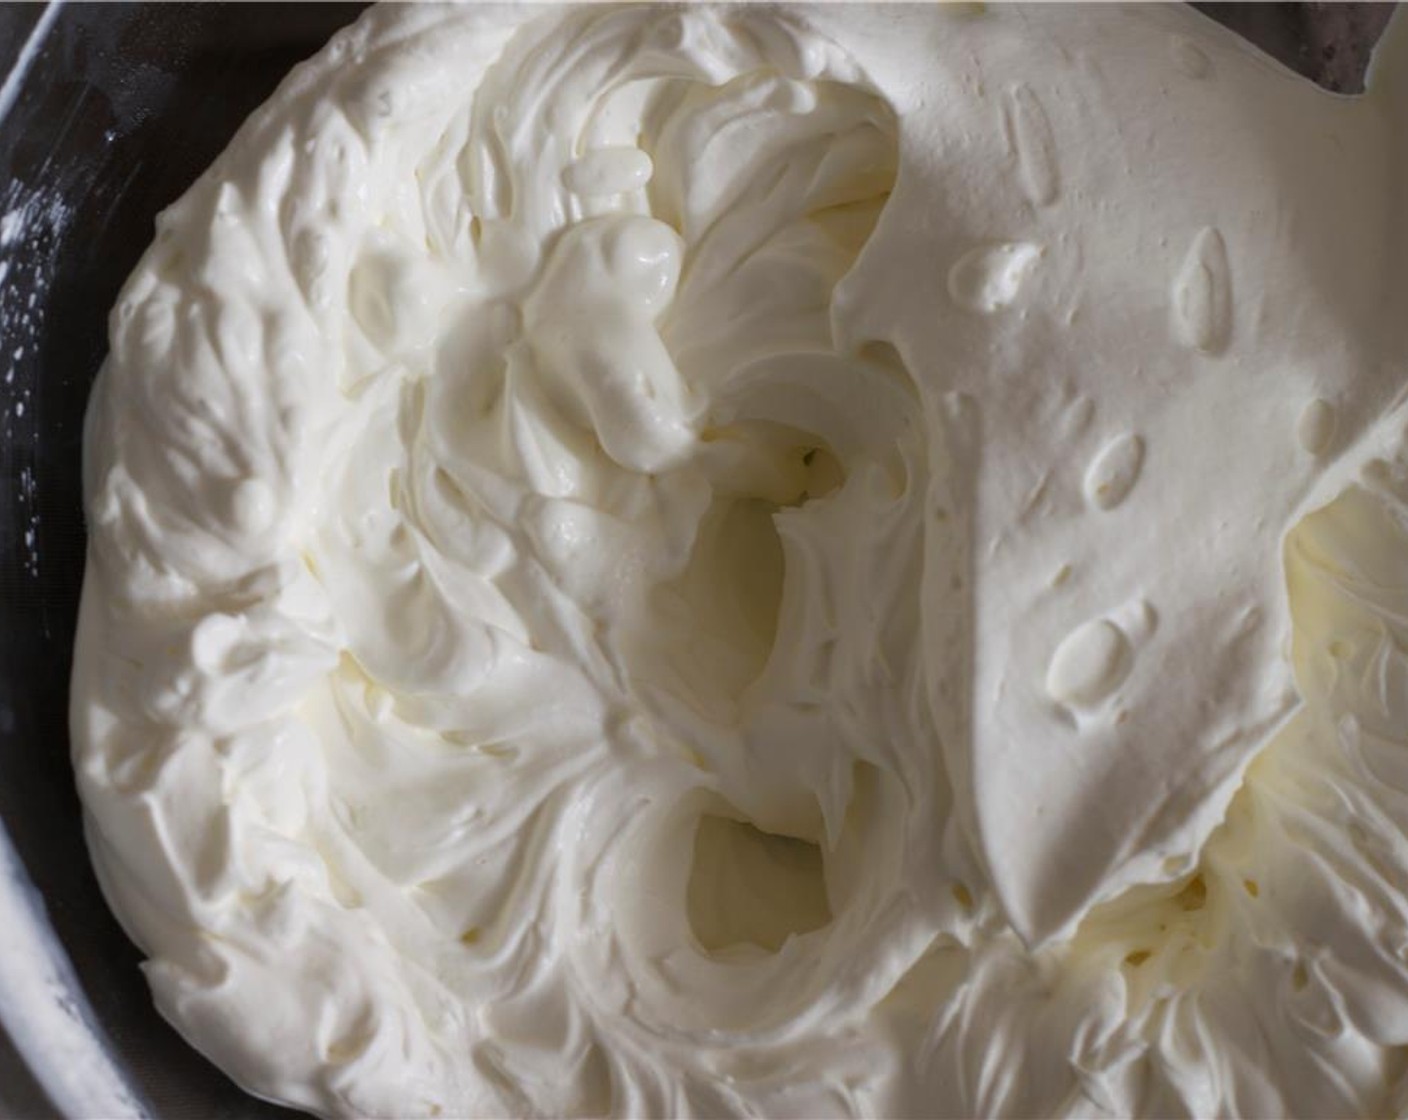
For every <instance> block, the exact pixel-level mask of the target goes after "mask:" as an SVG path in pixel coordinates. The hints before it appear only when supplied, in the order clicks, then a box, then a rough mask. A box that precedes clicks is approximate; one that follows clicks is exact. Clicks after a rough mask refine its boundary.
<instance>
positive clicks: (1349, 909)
mask: <svg viewBox="0 0 1408 1120" xmlns="http://www.w3.org/2000/svg"><path fill="white" fill-rule="evenodd" d="M1400 37H1401V36H1400ZM1392 50H1400V51H1401V45H1400V46H1399V47H1394V48H1384V49H1383V50H1381V56H1382V55H1383V54H1384V53H1385V52H1389V51H1392ZM1400 81H1401V79H1400V78H1399V77H1398V75H1397V73H1396V71H1395V70H1394V69H1393V67H1391V66H1389V65H1387V64H1384V63H1382V61H1381V64H1380V68H1379V73H1378V74H1377V76H1376V80H1375V82H1374V85H1373V90H1372V92H1371V94H1370V95H1368V96H1366V97H1364V98H1362V99H1354V100H1351V99H1344V98H1337V97H1333V96H1330V95H1328V94H1325V93H1324V92H1322V91H1320V90H1318V89H1316V88H1314V87H1312V86H1311V85H1310V84H1308V83H1306V82H1304V81H1301V80H1299V79H1297V78H1294V77H1293V76H1291V75H1290V74H1288V73H1287V72H1285V71H1284V70H1282V69H1280V68H1278V67H1276V66H1274V65H1272V64H1270V63H1268V62H1267V61H1266V60H1264V59H1263V58H1261V57H1260V56H1259V55H1257V54H1255V53H1254V52H1252V51H1251V50H1250V49H1248V48H1247V47H1245V46H1243V45H1242V44H1241V43H1240V42H1238V41H1237V40H1236V39H1235V38H1234V37H1232V36H1231V35H1230V34H1228V33H1226V32H1223V31H1222V30H1220V29H1219V28H1217V27H1215V26H1213V25H1211V24H1210V23H1208V22H1207V21H1206V20H1204V19H1203V18H1201V17H1199V16H1197V15H1196V14H1194V13H1192V12H1190V11H1186V10H1181V9H1168V8H1138V9H1134V10H1114V9H1108V8H1103V7H1102V8H1098V9H1096V8H1081V9H1068V8H1063V7H1041V6H1038V7H1033V8H1005V7H1001V8H996V9H993V10H989V11H975V10H972V9H968V8H957V7H955V8H948V7H935V6H915V7H908V6H894V7H891V6H875V7H848V6H819V7H815V8H812V7H808V8H795V9H794V8H786V9H778V8H771V7H769V8H761V7H759V8H736V7H735V8H718V9H714V8H702V7H688V8H684V7H674V8H644V7H641V8H625V9H617V8H596V7H592V8H586V9H581V10H563V9H556V8H542V7H534V6H530V7H484V6H474V7H466V8H461V9H441V8H430V7H423V6H411V5H407V6H397V7H392V8H385V9H374V10H372V11H370V12H368V13H367V14H366V15H365V16H364V17H363V18H362V19H361V20H360V21H359V22H358V23H357V24H356V25H355V26H354V27H352V28H351V29H349V30H348V31H346V32H343V33H341V34H339V35H338V36H337V37H335V38H334V39H333V41H332V42H331V43H330V44H329V45H328V46H327V48H326V49H325V50H324V51H323V52H322V53H321V54H319V55H318V56H317V57H316V58H315V59H313V60H312V61H310V62H308V63H306V64H304V65H303V66H301V67H299V68H298V69H297V70H295V71H294V72H293V74H291V75H290V77H289V78H288V79H287V80H286V82H285V83H284V85H283V86H282V87H281V88H280V90H279V91H278V92H277V94H276V95H275V96H274V97H273V99H272V100H271V101H270V102H269V103H268V104H267V105H266V106H264V107H263V108H262V109H260V110H259V111H258V112H257V113H255V114H254V116H253V117H252V118H251V119H250V120H249V121H248V122H247V123H246V125H245V126H244V128H243V129H242V130H241V132H240V133H239V135H238V136H237V137H236V138H235V140H234V141H233V143H232V144H231V145H230V147H229V148H228V150H227V151H226V152H225V153H224V154H223V155H222V156H221V157H220V158H219V159H218V160H217V161H216V163H215V164H214V166H213V167H212V168H211V169H210V170H209V171H208V172H207V173H206V175H205V176H203V177H202V179H201V180H200V181H199V182H198V183H197V184H196V185H195V186H194V187H193V188H192V189H191V191H190V192H189V193H188V194H187V195H186V196H185V197H184V198H183V199H181V201H179V202H178V203H177V204H175V205H174V206H173V207H172V208H171V209H169V210H168V211H167V212H166V213H165V214H163V215H162V217H161V218H160V220H159V222H158V230H157V238H156V241H155V243H154V244H153V246H152V248H151V249H150V251H149V252H148V254H147V255H146V257H145V258H144V259H143V261H142V263H141V264H140V265H139V267H138V269H137V270H136V272H135V273H134V274H133V276H132V278H131V279H130V281H129V282H128V284H127V286H126V288H125V289H124V291H123V293H122V295H121V298H120V300H119V302H118V304H117V306H116V308H115V309H114V312H113V317H112V347H111V354H110V357H109V360H108V363H107V366H106V367H105V370H104V372H103V374H102V376H101V377H100V379H99V382H98V384H97V387H96V388H95V391H94V398H93V404H92V407H91V409H90V413H89V428H88V432H87V437H86V452H87V456H86V485H87V496H88V507H89V514H90V528H91V541H90V559H89V567H88V574H87V580H86V584H85V589H84V597H83V607H82V617H81V626H80V634H79V640H78V644H77V649H76V667H75V676H74V700H73V728H74V741H75V762H76V768H77V772H78V778H79V784H80V788H81V791H82V794H83V798H84V804H85V806H86V810H87V814H88V830H89V837H90V843H91V847H92V851H93V858H94V862H95V864H96V866H97V868H98V871H99V874H100V877H101V879H102V882H103V884H104V888H105V890H106V891H107V894H108V896H109V898H110V900H111V901H112V904H113V906H114V909H115V910H116V911H117V913H118V914H119V916H120V917H121V919H122V921H123V922H124V924H125V925H126V927H127V929H128V930H129V932H130V933H131V935H132V936H133V938H134V939H135V940H136V941H137V942H138V943H139V944H140V945H141V946H142V947H143V948H144V950H145V951H146V952H147V954H148V956H149V961H148V963H147V965H146V966H145V967H146V969H147V974H148V977H149V979H150V982H151V985H152V989H153V992H154V995H155V998H156V1001H157V1004H158V1006H159V1007H160V1009H161V1010H162V1012H163V1014H165V1015H166V1016H167V1017H168V1018H169V1019H170V1020H171V1021H172V1022H173V1023H174V1024H175V1025H176V1026H177V1027H178V1028H179V1029H180V1030H181V1031H182V1032H183V1033H184V1034H185V1036H186V1037H187V1038H188V1039H190V1041H191V1042H192V1043H193V1044H194V1045H195V1046H197V1047H198V1048H200V1049H201V1050H202V1051H204V1052H205V1053H206V1054H208V1055H210V1056H211V1057H212V1058H213V1059H214V1060H215V1061H216V1062H217V1063H218V1064H219V1065H220V1066H221V1067H222V1068H224V1069H225V1070H226V1071H227V1072H228V1073H229V1074H230V1075H231V1076H232V1077H234V1078H235V1079H236V1080H238V1081H239V1082H240V1083H241V1084H242V1085H243V1086H245V1087H246V1088H247V1089H249V1090H250V1091H251V1092H254V1093H257V1094H260V1095H262V1096H265V1097H269V1098H272V1099H275V1100H278V1101H282V1102H287V1103H290V1104H293V1105H297V1106H301V1107H304V1108H308V1109H311V1110H313V1111H316V1112H319V1113H323V1114H328V1115H358V1114H373V1115H424V1116H438V1115H446V1116H451V1115H505V1114H583V1115H585V1114H591V1115H598V1114H611V1115H647V1114H649V1115H657V1114H659V1115H674V1116H686V1115H706V1116H719V1115H759V1114H763V1115H779V1116H781V1115H796V1116H820V1115H831V1114H840V1115H855V1114H868V1115H911V1114H945V1115H947V1114H1004V1115H1037V1114H1042V1115H1046V1114H1049V1115H1092V1114H1104V1113H1108V1114H1112V1115H1124V1114H1135V1113H1138V1114H1151V1115H1166V1114H1172V1113H1191V1114H1212V1113H1228V1114H1234V1113H1235V1114H1245V1115H1268V1114H1276V1113H1284V1112H1287V1111H1295V1112H1297V1113H1335V1114H1343V1113H1353V1112H1364V1113H1383V1112H1386V1111H1392V1110H1395V1109H1396V1110H1402V1109H1403V1108H1405V1107H1408V1090H1405V1089H1404V1088H1403V1085H1404V1084H1405V1082H1404V1080H1403V1076H1402V1075H1403V1071H1404V1063H1403V1058H1402V1055H1403V1053H1404V1050H1403V1049H1402V1048H1403V1047H1404V1046H1405V1045H1408V892H1405V891H1404V889H1403V887H1402V884H1403V883H1404V882H1405V881H1408V880H1405V875H1408V841H1405V840H1404V834H1403V833H1404V828H1405V825H1408V768H1406V767H1405V765H1404V763H1403V761H1402V759H1403V758H1408V753H1405V752H1406V751H1408V731H1405V728H1408V660H1405V653H1404V650H1405V649H1408V622H1405V621H1404V596H1405V594H1408V583H1405V581H1404V577H1403V575H1402V572H1403V571H1404V570H1405V568H1404V558H1405V556H1408V530H1405V528H1404V526H1405V524H1408V520H1405V519H1406V518H1408V457H1405V454H1404V452H1403V447H1404V443H1403V440H1402V439H1401V435H1402V433H1403V431H1404V427H1405V421H1404V416H1403V414H1402V411H1401V410H1400V408H1399V402H1398V399H1397V394H1398V392H1399V390H1400V387H1401V386H1402V385H1403V384H1404V383H1405V381H1408V377H1405V367H1404V365H1403V362H1402V355H1403V354H1404V352H1405V351H1404V343H1405V341H1408V340H1406V339H1404V337H1403V332H1404V330H1405V329H1408V328H1405V327H1404V326H1403V325H1402V323H1401V316H1400V315H1399V314H1398V302H1399V300H1400V298H1401V296H1402V293H1403V292H1404V291H1405V287H1404V284H1403V280H1404V277H1403V276H1402V275H1401V272H1402V269H1403V267H1404V266H1403V263H1402V262H1403V261H1404V260H1405V254H1404V253H1403V252H1402V251H1401V250H1402V248H1403V247H1404V238H1403V236H1402V230H1401V228H1400V225H1399V222H1398V219H1397V217H1396V215H1397V212H1398V210H1399V206H1398V205H1397V203H1398V200H1400V199H1402V198H1403V197H1405V190H1404V188H1405V171H1408V169H1405V167H1404V166H1403V163H1402V160H1403V156H1404V148H1403V145H1402V144H1401V142H1400V138H1401V136H1402V135H1403V125H1404V123H1405V122H1406V121H1408V116H1405V109H1408V95H1405V94H1402V93H1401V91H1400V90H1399V88H1398V83H1399V82H1400Z"/></svg>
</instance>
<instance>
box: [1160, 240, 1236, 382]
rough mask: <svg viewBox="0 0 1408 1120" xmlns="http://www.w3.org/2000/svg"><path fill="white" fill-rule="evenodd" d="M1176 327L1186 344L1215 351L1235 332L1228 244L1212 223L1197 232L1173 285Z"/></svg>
mask: <svg viewBox="0 0 1408 1120" xmlns="http://www.w3.org/2000/svg"><path fill="white" fill-rule="evenodd" d="M1173 317H1174V329H1175V332H1176V333H1177V334H1178V336H1179V337H1180V338H1181V339H1182V340H1183V342H1184V344H1185V345H1187V346H1191V347H1193V348H1194V349H1197V350H1201V351H1203V352H1204V353H1208V354H1215V353H1218V352H1219V351H1221V350H1222V349H1223V348H1224V347H1225V346H1226V345H1227V340H1228V338H1229V337H1230V335H1231V333H1232V280H1231V273H1230V270H1229V268H1228V266H1227V246H1226V244H1225V243H1224V242H1223V240H1222V234H1221V233H1219V232H1218V231H1217V230H1215V229H1213V228H1212V227H1211V226H1207V227H1205V228H1203V229H1202V230H1200V231H1199V232H1198V235H1197V236H1196V237H1195V238H1193V244H1192V245H1191V246H1190V247H1189V249H1188V255H1187V256H1186V257H1184V259H1183V265H1182V267H1181V268H1179V270H1178V276H1177V278H1176V279H1175V280H1174V285H1173Z"/></svg>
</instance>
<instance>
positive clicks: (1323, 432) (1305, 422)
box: [1296, 397, 1337, 455]
mask: <svg viewBox="0 0 1408 1120" xmlns="http://www.w3.org/2000/svg"><path fill="white" fill-rule="evenodd" d="M1336 419H1337V417H1336V416H1335V406H1334V405H1332V404H1331V403H1330V402H1329V401H1327V400H1322V399H1321V398H1319V397H1316V398H1315V399H1314V400H1313V401H1311V402H1310V403H1309V404H1307V405H1306V406H1305V408H1303V409H1302V410H1301V414H1300V420H1298V421H1297V422H1296V439H1298V440H1299V441H1300V445H1301V447H1303V448H1304V449H1305V450H1306V451H1307V452H1308V453H1310V454H1311V455H1319V454H1321V453H1322V452H1324V451H1325V449H1326V448H1328V447H1329V446H1330V441H1331V440H1333V439H1334V438H1335V421H1336Z"/></svg>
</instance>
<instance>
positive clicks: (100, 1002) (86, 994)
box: [0, 4, 1391, 1120]
mask: <svg viewBox="0 0 1408 1120" xmlns="http://www.w3.org/2000/svg"><path fill="white" fill-rule="evenodd" d="M1200 7H1202V8H1204V9H1205V10H1206V11H1207V13H1208V14H1209V15H1211V16H1212V17H1213V18H1215V19H1218V20H1220V21H1222V22H1224V23H1226V24H1228V25H1229V26H1231V27H1233V28H1235V29H1236V30H1238V31H1240V32H1241V33H1243V34H1244V35H1246V36H1247V37H1248V38H1250V39H1251V40H1252V41H1253V42H1255V43H1257V44H1258V45H1260V46H1262V47H1263V48H1264V49H1265V50H1267V51H1268V53H1270V54H1272V55H1273V56H1274V57H1276V58H1278V59H1279V60H1280V61H1282V62H1283V63H1285V64H1286V65H1288V66H1290V67H1291V68H1293V69H1296V70H1299V71H1300V72H1301V73H1303V74H1306V75H1308V76H1309V77H1312V78H1314V79H1315V80H1317V81H1320V82H1321V83H1322V84H1324V85H1325V86H1327V87H1328V88H1331V89H1336V90H1341V91H1345V92H1352V91H1354V90H1357V89H1358V88H1360V78H1361V75H1362V73H1363V69H1364V65H1365V62H1366V61H1367V58H1368V52H1369V49H1370V47H1371V45H1372V43H1373V42H1374V40H1375V39H1376V37H1377V35H1378V33H1379V31H1380V30H1381V29H1382V27H1383V24H1384V23H1385V22H1386V20H1387V17H1388V14H1389V12H1390V10H1391V9H1390V8H1389V7H1387V6H1379V5H1368V4H1343V5H1338V4H1336V5H1329V4H1327V5H1321V4H1306V5H1297V4H1254V5H1240V4H1205V5H1200ZM360 8H361V5H360V4H307V5H304V4H299V5H283V6H279V7H272V6H267V7H266V6H255V5H251V6H242V5H238V4H162V5H146V6H143V5H134V6H129V5H108V4H105V5H79V4H73V5H64V6H59V5H58V4H50V5H48V6H44V5H37V4H31V5H9V6H0V74H4V75H8V77H6V78H5V79H4V80H3V85H0V478H3V481H0V618H3V628H0V658H3V667H2V668H0V1025H2V1026H3V1027H4V1028H5V1029H6V1030H7V1031H8V1032H9V1035H10V1041H9V1043H8V1044H7V1043H6V1040H5V1038H4V1036H3V1034H0V1116H22V1117H41V1116H55V1115H62V1114H67V1115H70V1116H80V1115H86V1116H117V1115H131V1114H142V1113H145V1114H148V1115H154V1116H198V1117H202V1118H208V1120H217V1118H225V1117H229V1118H234V1117H253V1116H274V1115H279V1114H283V1115H290V1114H289V1113H285V1112H283V1110H281V1109H276V1108H274V1107H272V1106H269V1105H266V1104H262V1103H260V1102H257V1101H254V1100H252V1099H251V1098H249V1097H248V1096H246V1095H245V1094H243V1093H242V1092H240V1090H238V1089H237V1088H236V1087H235V1086H234V1085H233V1084H231V1083H230V1082H229V1081H228V1080H226V1079H225V1078H224V1077H223V1076H222V1075H221V1074H220V1073H219V1072H218V1071H217V1070H216V1069H215V1068H214V1067H213V1066H211V1065H210V1064H209V1063H208V1062H206V1061H205V1060H204V1059H203V1058H201V1057H200V1056H199V1055H198V1054H196V1053H195V1052H194V1051H193V1050H191V1049H190V1048H189V1047H187V1046H186V1045H185V1044H184V1043H183V1042H182V1041H181V1039H180V1038H179V1037H178V1036H177V1034H176V1033H175V1031H173V1030H172V1029H171V1028H170V1027H169V1026H168V1025H167V1024H166V1023H165V1022H164V1021H163V1020H162V1019H161V1018H160V1017H159V1016H158V1015H157V1013H156V1011H155V1010H154V1009H153V1007H152V1003H151V999H150V997H149V995H148V992H147V987H146V984H145V981H144V980H143V978H142V975H141V972H140V971H139V968H138V965H139V964H140V961H141V955H140V954H139V953H138V951H137V950H136V949H135V948H134V947H133V946H132V945H131V944H130V943H129V942H128V941H127V939H126V937H125V936H124V935H123V933H122V931H121V930H120V929H119V927H118V925H117V923H116V921H115V920H114V919H113V917H112V915H111V914H110V913H109V912H108V909H107V906H106V905H105V904H104V902H103V899H102V896H101V895H100V893H99V891H98V885H97V882H96V880H95V879H94V876H93V873H92V870H91V869H90V867H89V863H88V854H87V851H86V849H85V846H84V842H83V835H82V818H81V812H80V808H79V804H78V799H77V796H76V794H75V792H74V782H73V776H72V772H71V770H70V766H69V743H68V731H67V708H68V677H69V666H70V653H71V647H72V642H73V633H74V624H75V616H76V612H77V605H78V592H79V587H80V584H81V581H82V576H83V554H84V528H83V518H82V511H81V501H80V498H81V494H80V481H79V479H80V471H79V468H80V452H81V436H82V421H83V411H84V406H85V404H86V400H87V396H88V389H89V386H90V384H91V382H92V379H93V376H94V374H95V373H96V372H97V369H98V366H99V364H100V363H101V361H102V358H103V354H104V352H105V350H106V332H107V311H108V308H109V307H110V306H111V305H112V303H113V301H114V298H115V297H116V294H117V291H118V288H119V286H120V285H121V283H122V281H123V280H124V278H125V277H126V276H127V274H128V272H129V271H130V270H131V269H132V267H133V266H134V265H135V264H136V262H137V259H138V257H139V256H140V255H141V253H142V251H143V250H144V249H145V248H146V246H147V243H148V242H149V241H150V239H151V237H152V223H153V219H154V217H155V215H156V213H157V212H158V211H159V210H161V209H162V208H163V207H164V206H166V205H167V204H168V203H170V202H172V201H173V200H174V199H176V198H177V197H178V196H179V195H180V194H181V193H182V191H184V190H185V188H186V187H187V186H188V185H189V184H190V183H191V182H192V180H194V179H195V177H196V176H197V174H198V173H199V172H200V171H202V170H203V169H204V168H205V166H206V165H207V164H209V163H210V162H211V160H212V159H214V157H215V156H216V155H217V154H218V153H219V152H220V150H221V149H222V148H223V147H224V146H225V145H226V143H227V142H228V140H229V138H230V137H231V135H232V134H233V133H234V131H235V129H236V127H237V126H238V125H239V124H240V122H241V121H242V120H243V119H244V118H245V116H246V115H247V114H248V113H249V112H250V111H251V110H252V109H254V107H255V106H257V105H258V104H259V103H260V102H262V101H263V100H265V98H267V97H268V96H269V94H270V93H271V92H272V91H273V89H274V87H275V86H276V85H277V84H278V82H279V80H280V79H281V78H282V77H283V75H284V74H285V73H286V72H287V71H288V70H289V68H290V67H291V66H293V65H294V64H295V63H296V62H297V61H299V60H300V59H302V58H304V57H306V56H308V55H309V54H312V53H313V52H314V51H316V50H317V49H318V47H320V46H321V45H322V43H323V42H324V41H325V40H326V39H327V37H328V36H329V35H330V34H331V33H332V32H333V31H334V30H335V29H337V28H338V27H340V26H342V25H343V24H345V23H347V22H349V21H350V20H351V19H353V18H354V17H355V15H356V13H357V12H358V11H359V10H360Z"/></svg>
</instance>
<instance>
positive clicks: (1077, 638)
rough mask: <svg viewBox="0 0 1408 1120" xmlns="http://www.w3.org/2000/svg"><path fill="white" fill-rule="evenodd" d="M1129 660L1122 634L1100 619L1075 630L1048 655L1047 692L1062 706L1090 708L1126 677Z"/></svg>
mask: <svg viewBox="0 0 1408 1120" xmlns="http://www.w3.org/2000/svg"><path fill="white" fill-rule="evenodd" d="M1131 660H1132V656H1131V653H1130V648H1129V640H1128V639H1127V638H1126V637H1125V636H1124V631H1123V630H1121V629H1120V628H1119V627H1118V626H1116V625H1115V624H1114V623H1113V622H1108V621H1106V620H1105V619H1103V618H1098V619H1095V620H1093V621H1091V622H1086V623H1083V624H1082V625H1080V626H1077V627H1076V628H1075V629H1074V630H1072V631H1071V632H1070V633H1069V634H1067V635H1066V637H1065V639H1064V640H1063V641H1062V642H1061V644H1060V645H1059V646H1057V647H1056V652H1055V653H1054V654H1052V655H1051V664H1050V666H1049V667H1048V668H1047V671H1046V691H1047V692H1048V693H1050V694H1051V698H1052V699H1053V700H1057V701H1059V702H1060V703H1062V704H1072V705H1076V706H1079V707H1091V706H1093V705H1095V704H1098V703H1100V701H1101V700H1104V699H1105V698H1106V697H1107V696H1109V695H1110V693H1112V692H1114V690H1115V689H1116V688H1118V687H1119V685H1120V683H1121V682H1122V681H1123V680H1124V678H1125V677H1126V676H1128V675H1129V669H1130V662H1131Z"/></svg>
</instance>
